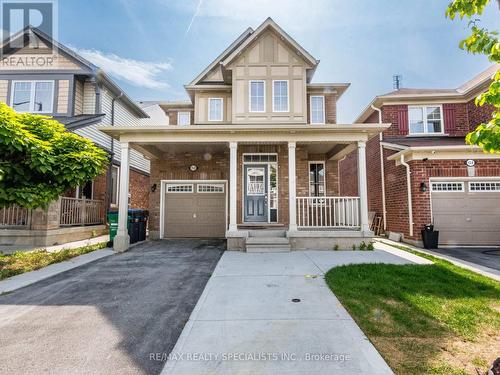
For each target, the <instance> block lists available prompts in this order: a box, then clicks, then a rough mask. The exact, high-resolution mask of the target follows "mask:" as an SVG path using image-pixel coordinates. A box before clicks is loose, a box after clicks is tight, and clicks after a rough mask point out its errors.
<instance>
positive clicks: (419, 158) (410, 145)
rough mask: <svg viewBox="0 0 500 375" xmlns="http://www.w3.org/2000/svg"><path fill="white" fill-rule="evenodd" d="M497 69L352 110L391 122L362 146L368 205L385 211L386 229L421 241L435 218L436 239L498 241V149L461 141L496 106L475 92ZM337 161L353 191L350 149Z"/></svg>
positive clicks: (346, 188)
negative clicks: (485, 149)
mask: <svg viewBox="0 0 500 375" xmlns="http://www.w3.org/2000/svg"><path fill="white" fill-rule="evenodd" d="M498 69H499V65H494V66H492V67H490V68H489V69H487V70H486V71H484V72H483V73H481V74H479V75H478V76H476V77H474V78H473V79H472V80H470V81H468V82H467V83H465V84H463V85H462V86H460V87H459V88H457V89H443V90H436V89H404V88H403V89H400V90H396V91H393V92H391V93H389V94H385V95H381V96H377V97H376V98H375V99H374V100H373V101H372V103H370V105H369V106H368V107H367V108H366V109H365V110H364V111H363V112H362V113H361V115H360V116H359V117H358V119H357V120H356V122H360V123H377V122H379V121H380V122H383V123H390V124H391V126H390V127H389V128H388V129H387V130H385V131H384V132H383V133H382V134H381V135H380V137H376V138H373V139H371V140H370V141H368V142H367V151H366V153H367V169H368V177H367V181H368V187H369V188H368V191H369V194H368V205H369V210H370V211H371V212H374V213H375V214H376V215H379V216H381V217H382V218H383V221H384V223H385V225H384V229H385V230H386V231H387V232H394V233H399V234H401V235H402V237H403V239H404V240H405V241H407V242H411V243H418V244H419V243H420V242H421V234H420V231H421V229H422V227H423V226H424V225H425V224H429V223H433V224H434V226H435V229H436V230H439V231H440V241H439V242H440V244H441V245H499V244H500V156H499V155H494V154H486V153H483V152H482V151H481V150H480V149H479V148H478V147H473V146H468V145H466V144H465V135H466V134H467V133H468V132H470V131H471V130H473V129H475V128H476V127H477V125H479V124H480V123H482V122H488V121H489V119H490V118H491V114H492V112H493V110H494V108H493V107H491V106H488V105H485V106H483V107H478V106H476V105H475V103H474V99H475V97H476V96H477V95H478V94H480V93H481V92H484V91H486V89H487V88H488V86H489V85H490V83H491V77H492V75H493V74H494V72H495V71H497V70H498ZM378 110H380V112H381V117H380V118H379V112H378ZM381 155H382V157H381ZM339 168H340V171H339V176H340V180H341V182H342V183H341V185H340V193H341V195H346V196H351V195H354V196H355V195H357V184H356V178H357V177H356V168H357V160H356V155H354V154H350V155H348V156H347V157H346V158H345V159H344V160H342V161H341V162H340V166H339ZM407 181H409V185H410V189H408V183H407ZM346 182H348V183H346ZM384 206H385V212H384Z"/></svg>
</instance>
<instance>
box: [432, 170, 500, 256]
mask: <svg viewBox="0 0 500 375" xmlns="http://www.w3.org/2000/svg"><path fill="white" fill-rule="evenodd" d="M431 197H432V198H431V199H432V216H433V220H434V229H435V230H438V231H439V244H441V245H486V246H487V245H500V180H478V179H475V180H464V181H432V182H431Z"/></svg>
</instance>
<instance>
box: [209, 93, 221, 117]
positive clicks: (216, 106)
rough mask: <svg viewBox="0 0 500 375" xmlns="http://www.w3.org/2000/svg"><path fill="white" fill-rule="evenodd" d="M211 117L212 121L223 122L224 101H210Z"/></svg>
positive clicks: (214, 99)
mask: <svg viewBox="0 0 500 375" xmlns="http://www.w3.org/2000/svg"><path fill="white" fill-rule="evenodd" d="M209 109H210V110H209V115H208V119H209V120H211V121H222V99H220V98H211V99H210V100H209Z"/></svg>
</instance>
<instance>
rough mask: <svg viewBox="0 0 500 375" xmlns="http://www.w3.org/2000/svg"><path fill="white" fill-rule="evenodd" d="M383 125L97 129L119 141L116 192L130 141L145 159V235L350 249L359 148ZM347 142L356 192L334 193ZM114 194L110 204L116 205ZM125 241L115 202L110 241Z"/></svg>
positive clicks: (360, 210) (360, 230)
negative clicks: (353, 161) (115, 219)
mask: <svg viewBox="0 0 500 375" xmlns="http://www.w3.org/2000/svg"><path fill="white" fill-rule="evenodd" d="M383 128H384V126H383V125H382V126H381V125H375V124H368V125H367V124H364V125H349V126H347V125H345V126H342V125H320V126H314V127H311V126H300V125H299V126H287V127H277V126H273V127H271V126H270V125H269V126H259V125H252V126H216V125H214V126H183V127H179V126H157V127H152V126H148V127H133V128H132V127H127V128H125V127H121V128H104V129H103V130H104V131H105V132H107V133H109V134H111V135H113V136H115V137H116V138H118V139H119V141H120V143H121V160H122V163H121V171H120V173H121V176H122V178H121V179H120V194H119V196H120V199H121V197H127V196H128V178H127V177H126V176H128V160H129V150H130V148H135V149H137V150H138V151H140V152H142V153H143V154H146V155H147V156H148V157H149V158H150V159H151V175H150V178H151V181H150V183H151V194H150V207H149V209H150V238H151V239H159V238H172V237H225V238H226V239H227V246H228V249H231V250H245V249H247V245H248V243H250V242H252V243H257V242H258V241H256V240H249V238H251V237H261V236H264V237H266V233H272V236H277V237H283V238H285V240H279V241H278V242H280V241H281V242H282V243H283V244H285V243H287V244H289V248H291V249H332V248H334V247H336V245H337V246H338V247H339V248H351V247H352V245H353V244H354V245H356V244H359V243H360V242H361V241H367V240H369V238H370V237H371V236H372V233H371V231H370V230H369V223H368V204H367V203H368V202H367V185H366V152H365V148H366V142H367V140H368V139H369V138H370V137H371V136H374V135H376V134H378V132H379V131H380V130H381V129H383ZM352 151H356V153H357V155H358V161H359V166H360V168H358V176H359V178H358V180H359V192H360V195H359V196H357V197H341V196H339V184H341V183H342V181H339V178H338V161H339V160H340V159H341V158H343V157H344V156H345V155H347V154H348V153H350V152H352ZM123 203H124V204H122V202H120V207H126V202H123ZM264 231H267V232H264ZM272 236H271V237H272ZM128 241H129V240H128V235H127V232H126V211H125V210H123V212H122V211H120V214H119V229H118V235H117V237H116V238H115V244H114V245H115V249H116V250H117V251H123V250H126V249H127V248H128ZM261 242H262V243H263V244H265V243H266V241H261ZM268 242H269V243H272V242H273V241H272V240H269V241H268ZM281 242H280V243H281ZM287 246H288V245H287Z"/></svg>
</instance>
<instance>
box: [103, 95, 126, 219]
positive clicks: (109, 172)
mask: <svg viewBox="0 0 500 375" xmlns="http://www.w3.org/2000/svg"><path fill="white" fill-rule="evenodd" d="M122 96H123V92H121V91H120V93H119V94H118V95H117V96H115V97H114V98H113V99H111V126H115V102H116V101H117V100H119V99H120V98H121V97H122ZM114 156H115V140H114V138H113V137H111V157H110V159H111V163H109V168H108V178H107V180H108V211H109V210H111V195H112V194H113V185H112V184H111V173H112V170H113V159H114Z"/></svg>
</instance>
